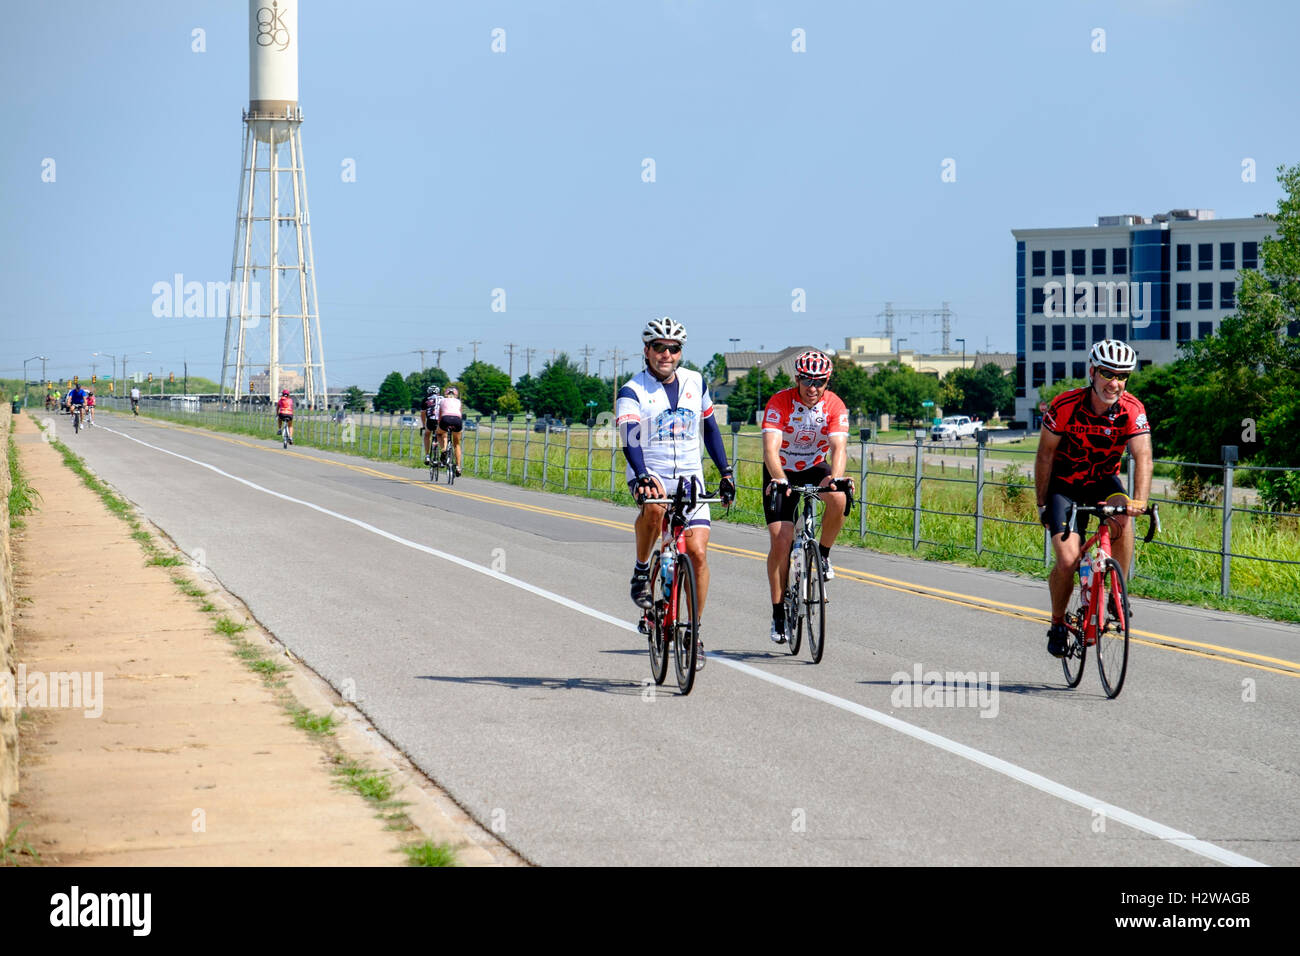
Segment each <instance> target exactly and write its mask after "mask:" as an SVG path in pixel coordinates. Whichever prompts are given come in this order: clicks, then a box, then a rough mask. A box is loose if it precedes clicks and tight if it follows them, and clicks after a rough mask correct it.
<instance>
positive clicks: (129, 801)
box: [12, 415, 515, 866]
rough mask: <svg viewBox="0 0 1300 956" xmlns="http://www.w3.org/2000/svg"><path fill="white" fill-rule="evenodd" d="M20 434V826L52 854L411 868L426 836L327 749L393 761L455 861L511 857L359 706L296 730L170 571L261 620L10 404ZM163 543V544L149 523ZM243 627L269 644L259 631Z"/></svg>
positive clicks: (295, 689) (104, 859) (301, 678)
mask: <svg viewBox="0 0 1300 956" xmlns="http://www.w3.org/2000/svg"><path fill="white" fill-rule="evenodd" d="M61 431H62V429H61ZM14 432H15V434H14V440H15V442H16V443H17V445H18V448H19V456H20V461H21V467H22V469H23V472H24V473H25V475H26V477H27V479H28V480H29V481H30V482H31V484H32V485H33V486H34V487H35V488H36V490H37V491H39V493H40V496H41V498H40V502H39V506H38V508H37V510H36V511H35V512H33V513H32V514H30V515H28V516H27V517H26V518H25V519H24V520H25V522H26V528H25V530H23V531H22V532H20V533H19V534H18V535H16V540H15V566H16V580H15V585H16V586H15V590H16V593H17V596H18V607H17V612H18V613H17V620H16V634H17V651H18V660H19V662H20V663H21V667H22V672H21V673H20V675H18V678H19V679H18V681H16V682H15V684H16V688H15V689H16V690H18V691H20V692H21V691H23V690H24V685H25V693H26V698H25V699H26V703H27V705H28V706H27V709H26V710H25V712H24V718H23V720H22V721H21V727H22V730H21V746H22V755H21V763H20V788H19V792H18V793H17V795H16V796H15V798H14V801H13V807H12V823H15V824H16V823H23V822H26V823H27V826H26V827H25V828H24V829H23V830H22V831H21V836H22V837H23V838H25V839H26V841H27V842H29V843H30V844H31V845H32V847H33V848H34V849H35V850H36V851H37V852H38V853H39V854H40V856H41V860H42V862H43V863H47V864H74V865H111V866H139V865H152V866H157V865H162V866H186V865H202V866H221V865H272V866H315V865H347V866H393V865H404V864H405V863H406V858H405V855H404V854H403V853H402V852H401V847H402V845H403V844H408V843H412V842H419V841H420V840H422V839H423V838H424V836H423V834H421V833H414V832H410V831H407V832H406V833H398V832H394V831H392V830H387V829H385V821H384V820H382V819H380V817H379V816H378V813H377V811H376V809H375V807H374V806H372V805H371V804H370V803H368V802H367V801H366V800H364V799H363V798H362V797H361V796H359V795H357V794H356V793H353V792H351V791H349V790H346V789H344V788H343V787H342V786H341V785H340V784H339V783H338V781H337V778H336V777H335V776H334V774H333V773H332V767H333V762H332V760H331V756H330V752H329V751H330V750H331V749H333V750H335V751H338V750H339V749H342V750H343V751H345V752H349V755H354V756H355V757H356V759H357V760H358V761H359V762H361V763H364V764H366V765H367V766H372V767H376V768H377V769H380V770H387V771H389V772H390V773H391V774H392V777H391V779H392V780H393V782H394V783H395V784H396V785H397V789H398V791H399V792H398V794H397V797H396V798H397V799H400V800H404V801H407V802H408V803H410V804H411V806H408V807H406V808H405V809H406V811H407V813H408V816H410V818H411V819H412V820H413V821H414V822H415V824H416V826H417V827H418V828H419V829H420V830H421V831H424V833H427V834H428V835H429V836H431V837H432V838H433V839H435V841H438V842H442V841H446V842H451V843H453V844H458V845H460V849H459V851H458V862H460V863H461V864H469V865H475V864H479V865H482V864H486V865H492V864H494V863H500V862H515V861H512V860H509V859H507V858H506V856H507V854H508V851H503V848H501V847H491V846H490V845H489V844H490V840H484V839H482V837H481V836H476V835H475V834H474V833H473V830H474V825H473V822H472V821H471V820H469V818H468V817H467V816H465V815H464V814H463V813H461V814H460V815H459V818H457V814H458V813H459V809H458V808H456V807H455V806H454V804H450V801H447V800H446V799H445V797H444V798H443V802H442V803H439V802H438V798H437V795H436V793H431V792H429V791H436V788H434V787H432V786H431V785H429V784H428V782H427V781H417V780H415V779H413V778H412V777H411V776H410V775H408V774H407V773H406V772H405V770H406V768H403V767H401V766H400V765H395V764H400V757H399V758H398V760H396V761H394V759H392V758H393V756H394V755H392V754H388V755H384V754H382V753H381V751H382V747H380V746H378V745H377V743H376V741H375V740H373V739H371V740H367V739H366V736H367V735H366V728H364V727H363V726H359V724H360V721H359V718H357V717H356V715H355V714H353V715H351V716H350V717H349V716H348V715H347V714H346V713H345V712H346V711H347V710H348V708H346V707H341V708H340V710H339V712H338V713H339V716H341V717H343V719H344V726H343V727H342V728H341V729H340V731H339V732H338V733H337V734H336V735H335V737H332V738H328V742H327V743H322V742H319V741H317V740H315V739H313V738H311V737H310V736H309V735H308V734H307V733H305V732H303V731H301V730H299V729H297V728H296V727H294V726H293V724H292V722H291V719H290V717H289V716H288V715H287V714H286V712H285V710H284V708H283V707H282V706H281V703H279V702H277V700H276V692H275V691H274V690H273V689H272V688H270V687H268V686H267V684H266V683H265V682H264V681H263V679H262V678H261V677H260V676H258V675H256V674H254V673H253V672H251V671H250V670H249V669H248V668H247V667H246V666H244V665H243V664H242V663H241V662H240V661H239V660H238V659H237V658H236V657H235V656H234V654H233V652H232V646H231V644H230V642H229V641H228V640H227V638H225V637H224V636H222V635H221V634H218V633H216V632H215V631H214V630H213V623H214V620H215V615H213V614H209V613H204V612H203V611H201V610H199V603H198V602H197V601H196V600H194V599H193V598H190V597H186V596H185V595H183V594H182V593H181V592H180V591H179V590H178V589H177V587H176V585H175V584H174V583H173V582H172V580H171V577H172V575H173V574H177V573H184V574H185V575H186V576H187V577H190V578H191V579H193V580H195V581H196V583H198V584H200V585H201V586H203V587H204V589H205V590H206V591H209V592H212V593H211V594H210V595H209V596H208V598H207V600H209V601H211V602H212V603H214V604H217V605H218V606H220V607H223V609H224V608H227V607H228V608H229V610H227V611H225V613H227V614H228V616H230V617H232V618H233V619H235V620H237V621H242V622H248V623H252V622H251V621H250V620H249V618H248V617H247V615H246V612H243V610H242V607H241V606H239V605H238V604H237V602H235V601H233V599H231V598H229V596H227V595H224V594H223V593H222V592H220V590H219V588H217V587H216V586H215V584H214V583H213V582H212V581H210V580H209V581H205V580H203V579H202V578H201V577H197V576H196V575H195V574H193V573H192V572H191V571H190V569H189V567H188V566H184V567H179V568H169V567H159V566H150V565H148V564H147V563H146V562H147V558H146V556H145V554H144V552H143V551H142V550H141V547H140V545H139V544H138V543H137V542H136V541H134V540H132V538H131V536H130V534H131V531H130V528H129V527H128V526H127V524H126V523H125V522H123V521H122V520H120V519H119V518H118V517H116V516H114V515H112V514H111V513H110V512H109V511H108V510H107V508H106V507H105V506H104V504H103V502H102V501H100V500H99V499H98V497H97V496H96V495H95V494H94V493H93V492H91V491H90V490H89V489H87V488H86V487H85V485H84V484H82V482H81V480H80V479H79V478H78V477H77V476H76V475H74V474H73V473H72V471H71V470H70V469H68V468H67V466H66V465H64V463H63V461H62V459H61V457H60V456H59V454H58V452H57V451H55V449H54V448H53V447H52V446H50V445H49V444H48V443H46V442H45V441H44V440H42V437H41V434H40V432H39V429H38V428H37V426H36V425H35V423H34V422H33V421H32V419H31V418H30V417H28V416H27V415H20V416H16V419H15V430H14ZM74 448H75V443H74ZM154 541H155V544H156V545H158V546H160V547H163V548H167V549H168V550H170V548H169V546H168V544H167V542H166V541H165V540H164V539H162V537H161V536H160V535H158V534H157V533H156V532H155V534H154ZM243 636H245V637H247V638H249V639H250V640H252V641H254V642H255V643H257V642H259V637H258V634H257V628H256V626H255V625H254V626H253V627H252V628H250V630H249V631H246V632H244V635H243ZM280 660H283V661H284V662H285V663H286V664H289V663H291V662H290V661H289V660H288V659H287V658H284V657H281V658H280ZM296 670H297V672H296V673H293V672H291V674H290V676H289V680H288V682H287V686H288V689H289V691H290V693H292V694H294V696H296V697H297V698H298V699H299V701H300V702H301V703H302V704H303V705H305V706H308V707H309V708H310V709H311V710H312V711H313V713H322V712H328V711H330V710H331V709H332V706H331V701H330V700H329V698H328V696H326V695H327V694H328V691H327V690H324V691H323V690H322V688H321V687H319V686H315V684H318V683H319V682H315V681H314V676H313V675H310V674H309V673H303V672H302V671H303V669H302V668H300V667H298V668H296ZM74 671H75V672H78V673H79V674H81V675H82V680H81V682H80V683H81V685H82V686H80V687H78V686H77V685H76V684H75V683H74V684H73V689H74V691H75V692H74V693H72V694H71V695H69V697H68V698H67V699H65V700H61V701H58V700H53V699H51V695H49V694H48V693H45V694H41V687H42V685H44V684H47V683H48V681H49V675H52V674H54V673H56V672H74ZM97 691H98V693H97ZM42 697H43V698H44V699H43V700H42V699H41V698H42ZM56 704H57V705H58V706H55V705H56ZM370 735H371V737H374V736H377V735H373V732H370Z"/></svg>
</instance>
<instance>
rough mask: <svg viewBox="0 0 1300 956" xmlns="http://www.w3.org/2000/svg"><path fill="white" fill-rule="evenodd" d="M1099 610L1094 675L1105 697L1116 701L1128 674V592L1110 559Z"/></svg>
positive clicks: (1118, 571) (1104, 578)
mask: <svg viewBox="0 0 1300 956" xmlns="http://www.w3.org/2000/svg"><path fill="white" fill-rule="evenodd" d="M1102 581H1103V582H1104V584H1103V589H1102V592H1101V597H1102V608H1101V611H1100V612H1099V613H1098V615H1097V617H1098V621H1097V629H1098V633H1097V673H1099V674H1100V675H1101V686H1102V687H1103V688H1104V689H1105V691H1106V696H1107V697H1110V698H1112V699H1113V698H1115V697H1118V696H1119V692H1120V691H1121V690H1122V689H1123V687H1124V675H1125V673H1127V671H1128V592H1127V590H1126V589H1125V587H1124V573H1123V572H1122V571H1120V569H1119V565H1118V564H1116V563H1115V560H1114V559H1113V558H1112V559H1111V560H1110V561H1108V562H1107V563H1106V571H1105V574H1104V575H1103V577H1102Z"/></svg>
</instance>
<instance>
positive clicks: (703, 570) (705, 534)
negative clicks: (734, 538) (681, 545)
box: [686, 524, 709, 617]
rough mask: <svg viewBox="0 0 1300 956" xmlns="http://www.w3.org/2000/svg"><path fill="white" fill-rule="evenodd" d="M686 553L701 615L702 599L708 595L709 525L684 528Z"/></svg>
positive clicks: (702, 609) (702, 610)
mask: <svg viewBox="0 0 1300 956" xmlns="http://www.w3.org/2000/svg"><path fill="white" fill-rule="evenodd" d="M686 553H687V554H689V555H690V556H691V564H693V565H694V566H695V605H696V609H697V610H698V612H699V614H700V616H701V617H703V615H704V600H705V598H707V597H708V596H709V526H708V525H706V524H702V525H696V526H695V527H694V528H687V529H686Z"/></svg>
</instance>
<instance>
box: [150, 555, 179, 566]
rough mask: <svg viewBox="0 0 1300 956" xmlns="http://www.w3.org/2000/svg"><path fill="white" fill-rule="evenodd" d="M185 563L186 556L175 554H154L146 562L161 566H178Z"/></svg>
mask: <svg viewBox="0 0 1300 956" xmlns="http://www.w3.org/2000/svg"><path fill="white" fill-rule="evenodd" d="M184 563H185V559H184V558H178V557H176V555H174V554H156V553H155V554H154V555H153V556H152V557H150V558H149V560H148V561H146V562H145V564H149V565H156V566H158V567H160V568H178V567H180V566H181V565H182V564H184Z"/></svg>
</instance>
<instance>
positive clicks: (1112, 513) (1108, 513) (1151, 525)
mask: <svg viewBox="0 0 1300 956" xmlns="http://www.w3.org/2000/svg"><path fill="white" fill-rule="evenodd" d="M1076 514H1086V515H1100V516H1101V517H1102V518H1115V517H1118V516H1120V515H1126V514H1128V505H1081V504H1075V503H1073V502H1072V503H1071V504H1070V522H1069V524H1070V530H1071V531H1073V530H1074V516H1075V515H1076ZM1141 514H1144V515H1147V516H1148V517H1150V519H1151V520H1150V521H1148V522H1147V533H1146V537H1144V538H1143V539H1142V543H1143V544H1149V543H1150V542H1151V539H1152V538H1154V537H1155V536H1156V534H1157V533H1159V531H1160V506H1159V505H1155V504H1151V505H1147V506H1146V508H1144V509H1143V510H1142V512H1141Z"/></svg>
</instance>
